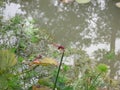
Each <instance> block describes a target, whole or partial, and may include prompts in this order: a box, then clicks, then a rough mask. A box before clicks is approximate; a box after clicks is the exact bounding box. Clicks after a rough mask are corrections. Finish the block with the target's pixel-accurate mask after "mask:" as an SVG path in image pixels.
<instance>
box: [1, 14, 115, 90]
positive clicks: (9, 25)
mask: <svg viewBox="0 0 120 90" xmlns="http://www.w3.org/2000/svg"><path fill="white" fill-rule="evenodd" d="M34 22H35V21H34V20H32V19H24V18H23V17H20V16H16V17H14V18H12V19H10V20H8V21H6V22H4V23H3V24H2V27H0V31H1V34H0V37H1V38H0V41H1V42H2V43H1V44H0V48H1V51H0V58H1V60H0V72H1V73H2V72H3V70H6V72H5V73H4V74H0V80H2V81H0V83H2V84H1V85H0V89H1V90H4V89H9V90H19V89H20V90H27V89H28V88H30V87H32V86H34V85H41V86H47V87H49V88H53V86H54V82H55V77H56V74H57V70H58V67H57V66H58V65H59V62H60V61H59V59H60V58H61V51H65V57H64V59H63V60H65V59H66V58H69V57H71V56H72V57H73V58H72V59H73V62H74V63H73V65H72V66H71V65H66V64H62V68H61V71H60V75H59V77H58V82H57V85H56V87H57V90H96V88H97V87H100V86H105V84H106V83H105V81H104V79H105V78H104V76H105V75H106V73H107V71H108V67H107V65H105V64H99V65H98V66H97V65H96V63H95V61H94V60H91V59H90V58H89V56H88V55H87V54H86V52H85V51H84V50H82V49H81V48H67V49H66V50H64V47H63V46H60V45H56V44H54V45H50V44H49V42H51V41H52V39H51V38H50V35H49V34H47V33H46V31H45V30H43V29H39V28H36V27H35V25H34ZM52 46H53V47H52ZM54 46H55V47H56V49H55V47H54ZM57 50H61V51H59V52H58V51H57ZM40 55H42V56H43V57H41V58H38V56H40ZM113 55H114V54H113V53H109V54H107V58H109V59H110V58H112V57H113ZM16 57H17V59H16ZM16 62H17V64H16ZM64 63H65V62H64ZM13 67H14V68H13ZM103 73H104V74H103Z"/></svg>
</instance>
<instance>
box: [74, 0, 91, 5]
mask: <svg viewBox="0 0 120 90" xmlns="http://www.w3.org/2000/svg"><path fill="white" fill-rule="evenodd" d="M75 1H76V2H78V3H80V4H85V3H89V2H90V0H75Z"/></svg>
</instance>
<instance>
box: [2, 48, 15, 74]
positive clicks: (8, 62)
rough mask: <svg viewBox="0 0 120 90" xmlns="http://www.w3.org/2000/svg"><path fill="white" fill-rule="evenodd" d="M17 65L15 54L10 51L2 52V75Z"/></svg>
mask: <svg viewBox="0 0 120 90" xmlns="http://www.w3.org/2000/svg"><path fill="white" fill-rule="evenodd" d="M16 63H17V59H16V56H15V54H14V53H12V52H10V51H8V50H0V74H1V73H3V72H4V71H6V70H8V69H9V68H11V67H12V66H14V65H15V64H16Z"/></svg>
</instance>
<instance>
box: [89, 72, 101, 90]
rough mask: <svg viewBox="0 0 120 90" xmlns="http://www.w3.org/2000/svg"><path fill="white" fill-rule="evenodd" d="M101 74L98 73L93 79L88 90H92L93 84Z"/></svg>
mask: <svg viewBox="0 0 120 90" xmlns="http://www.w3.org/2000/svg"><path fill="white" fill-rule="evenodd" d="M101 74H102V73H99V74H98V75H97V76H96V77H95V79H94V81H93V83H92V85H91V86H90V88H89V90H92V89H93V87H94V84H95V81H96V80H97V79H98V77H99V76H100V75H101Z"/></svg>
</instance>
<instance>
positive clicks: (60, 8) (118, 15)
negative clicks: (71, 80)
mask: <svg viewBox="0 0 120 90" xmlns="http://www.w3.org/2000/svg"><path fill="white" fill-rule="evenodd" d="M118 1H119V0H92V2H91V3H88V4H84V5H81V4H78V3H76V2H73V3H70V4H62V3H60V2H58V1H57V0H6V2H5V7H4V8H2V9H3V12H2V15H3V19H4V20H5V19H9V18H11V17H13V16H15V14H22V15H24V16H25V17H29V18H33V19H34V20H35V21H36V23H37V25H38V26H39V27H40V28H43V29H46V30H47V31H48V32H49V33H50V34H51V35H52V36H54V39H55V42H57V43H61V44H62V45H64V46H66V47H67V46H72V47H80V48H82V49H84V50H86V51H87V53H88V54H89V55H90V56H91V57H97V55H96V56H95V55H93V53H94V51H98V50H99V51H100V50H101V51H102V49H105V50H107V51H110V50H113V51H115V53H116V56H117V62H114V63H113V62H111V64H110V66H113V65H116V63H117V67H116V68H117V69H118V71H116V70H115V69H114V70H113V71H115V72H113V73H117V74H120V73H118V72H119V68H120V67H119V65H120V63H118V62H120V58H119V57H120V8H117V7H116V6H115V3H116V2H118Z"/></svg>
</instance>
